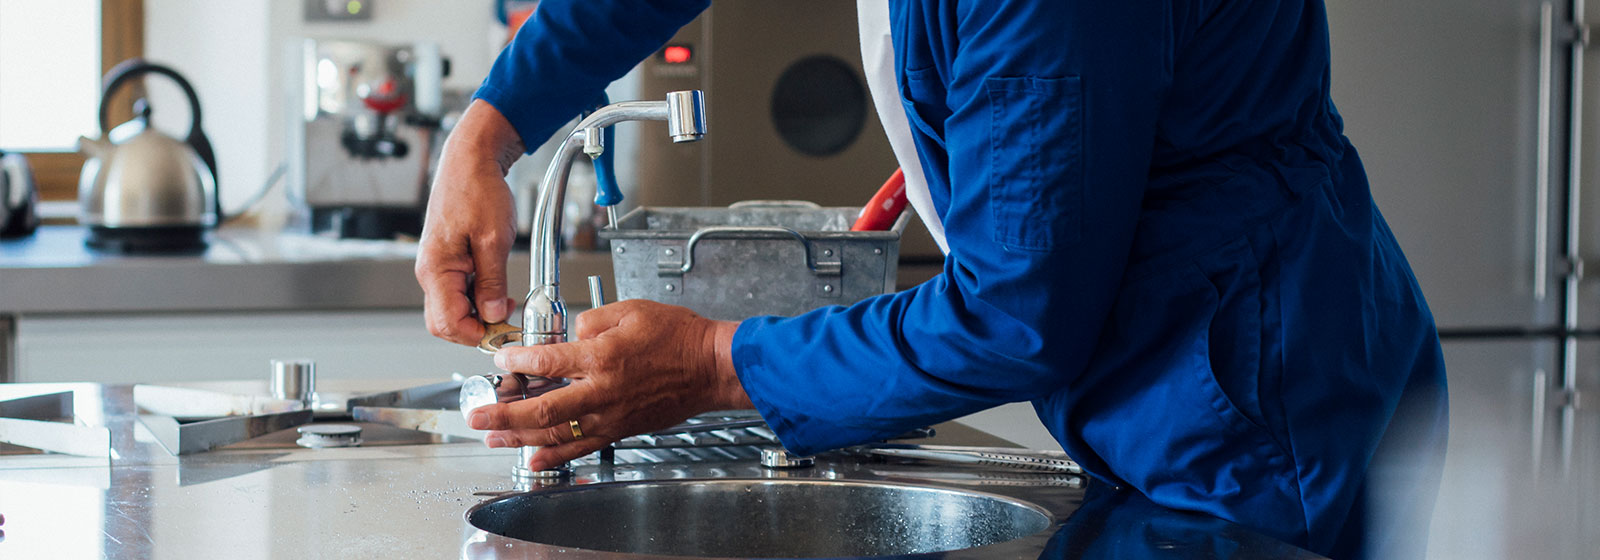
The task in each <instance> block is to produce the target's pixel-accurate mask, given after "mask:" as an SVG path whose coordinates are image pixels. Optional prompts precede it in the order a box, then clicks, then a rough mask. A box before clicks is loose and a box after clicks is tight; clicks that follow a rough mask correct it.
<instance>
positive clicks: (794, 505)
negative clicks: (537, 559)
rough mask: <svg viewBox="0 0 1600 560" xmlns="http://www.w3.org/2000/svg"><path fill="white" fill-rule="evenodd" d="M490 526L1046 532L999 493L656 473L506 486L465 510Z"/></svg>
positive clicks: (996, 538)
mask: <svg viewBox="0 0 1600 560" xmlns="http://www.w3.org/2000/svg"><path fill="white" fill-rule="evenodd" d="M467 522H468V523H471V524H472V525H473V526H474V527H477V528H479V529H482V530H484V531H487V532H490V533H494V534H497V535H501V536H505V537H510V538H514V539H521V540H525V541H531V542H535V543H542V544H548V545H555V546H561V547H569V548H579V549H587V550H595V551H603V552H618V553H632V554H650V555H667V556H700V557H735V558H838V557H851V556H856V557H861V556H896V555H906V554H923V553H931V552H945V551H951V550H960V549H965V548H974V547H979V546H986V545H991V544H997V543H1002V542H1005V541H1009V540H1012V539H1018V538H1022V537H1026V536H1028V535H1032V534H1035V533H1038V532H1040V531H1044V530H1046V529H1049V528H1050V526H1051V523H1052V519H1051V516H1050V514H1049V513H1048V512H1046V511H1045V510H1044V509H1042V508H1040V507H1038V506H1035V505H1033V504H1029V503H1026V502H1021V501H1017V500H1014V499H1011V498H1007V497H1003V496H997V495H994V494H984V493H980V492H967V491H960V490H949V489H944V488H930V487H923V486H911V485H902V484H888V483H880V482H854V481H832V480H809V479H790V480H785V479H774V480H768V479H714V480H665V481H645V482H621V483H606V484H591V485H586V486H575V487H570V488H561V489H556V490H548V491H540V492H533V493H526V494H516V495H512V496H506V497H503V498H499V499H495V500H492V501H489V502H485V503H483V504H480V505H478V506H477V507H474V508H472V509H471V510H468V511H467Z"/></svg>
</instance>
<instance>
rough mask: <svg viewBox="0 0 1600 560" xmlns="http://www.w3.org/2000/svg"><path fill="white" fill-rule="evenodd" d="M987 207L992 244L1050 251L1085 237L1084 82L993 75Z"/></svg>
mask: <svg viewBox="0 0 1600 560" xmlns="http://www.w3.org/2000/svg"><path fill="white" fill-rule="evenodd" d="M984 89H985V92H986V93H987V94H988V98H989V99H988V101H989V112H990V123H989V125H990V126H989V156H990V161H989V202H990V205H991V207H992V208H993V218H994V240H995V241H996V242H998V243H1000V244H1001V245H1003V246H1005V247H1006V248H1008V249H1017V250H1024V251H1049V250H1052V249H1055V248H1059V247H1065V246H1070V245H1072V244H1075V243H1077V242H1078V241H1080V240H1081V239H1082V238H1083V217H1082V212H1083V188H1084V186H1083V182H1084V181H1083V148H1084V146H1083V85H1082V83H1081V80H1080V78H1079V77H1077V76H1067V77H1064V78H1039V77H1006V78H988V79H986V80H985V82H984Z"/></svg>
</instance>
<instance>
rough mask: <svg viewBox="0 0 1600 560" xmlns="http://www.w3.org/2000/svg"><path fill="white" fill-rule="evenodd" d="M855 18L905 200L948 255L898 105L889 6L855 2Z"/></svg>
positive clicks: (881, 1)
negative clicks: (903, 182)
mask: <svg viewBox="0 0 1600 560" xmlns="http://www.w3.org/2000/svg"><path fill="white" fill-rule="evenodd" d="M856 17H857V18H859V21H860V29H861V65H862V67H863V69H865V70H866V73H867V89H868V90H869V91H871V92H872V104H873V105H875V106H877V109H878V120H881V121H883V130H884V132H885V133H887V134H888V135H889V147H890V148H891V149H893V150H894V158H895V159H896V160H899V162H900V170H901V171H903V172H905V175H906V200H907V201H908V202H910V203H911V207H912V208H914V209H916V211H917V216H918V217H920V218H922V223H923V224H926V225H927V226H928V233H931V234H933V240H934V242H936V243H938V244H939V250H940V251H942V252H944V253H946V254H949V253H950V248H949V247H948V246H947V245H945V240H944V223H943V222H941V221H940V220H939V214H938V213H937V212H935V211H934V209H933V197H932V195H930V194H929V192H928V180H927V178H926V176H925V175H923V173H922V160H920V159H917V145H916V143H914V142H913V141H912V140H911V121H909V120H907V119H906V110H905V106H904V105H901V103H900V88H899V86H898V85H897V84H896V82H895V72H894V40H893V38H892V37H891V36H890V35H889V2H888V0H857V1H856Z"/></svg>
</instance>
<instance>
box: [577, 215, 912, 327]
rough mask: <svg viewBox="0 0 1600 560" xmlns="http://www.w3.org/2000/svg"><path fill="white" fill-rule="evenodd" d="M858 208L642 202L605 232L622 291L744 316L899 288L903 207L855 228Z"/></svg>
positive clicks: (795, 311)
mask: <svg viewBox="0 0 1600 560" xmlns="http://www.w3.org/2000/svg"><path fill="white" fill-rule="evenodd" d="M859 212H860V208H823V207H820V206H817V205H816V204H813V203H810V202H798V201H748V202H741V203H736V204H734V205H732V206H729V207H727V208H704V207H691V208H669V207H643V208H639V209H636V210H634V211H632V212H629V213H628V214H627V215H625V216H623V217H622V219H621V220H618V222H617V227H616V228H615V229H609V228H608V229H606V230H603V231H602V232H601V233H600V235H601V238H602V239H604V240H607V241H609V242H610V245H611V262H612V265H613V268H614V274H615V281H616V286H617V297H618V298H619V299H634V298H638V299H648V300H652V301H658V302H662V303H670V304H673V305H682V306H684V307H688V308H689V309H692V310H694V311H695V312H696V313H699V314H701V315H703V316H706V317H709V318H712V319H719V320H739V319H744V318H748V317H754V316H757V315H783V316H794V315H799V314H801V313H804V312H806V311H810V310H812V309H816V308H818V307H823V306H827V305H849V304H852V303H855V302H857V301H860V300H863V299H866V298H869V297H872V296H875V295H879V294H883V293H887V292H891V291H893V290H894V285H895V273H896V269H897V268H898V264H899V259H900V234H901V232H903V231H904V230H905V226H906V222H907V220H908V219H909V216H910V215H911V213H910V212H906V213H904V214H902V215H901V216H900V219H899V220H897V221H896V222H895V225H894V227H893V228H891V229H890V230H888V231H850V225H851V223H852V222H854V220H855V218H856V215H857V214H858V213H859Z"/></svg>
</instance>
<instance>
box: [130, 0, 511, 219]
mask: <svg viewBox="0 0 1600 560" xmlns="http://www.w3.org/2000/svg"><path fill="white" fill-rule="evenodd" d="M370 4H371V5H372V19H370V20H367V21H359V22H332V23H328V22H324V23H306V22H305V21H304V17H303V14H302V10H303V9H304V5H303V3H302V2H300V1H299V0H273V1H270V2H216V1H213V0H145V3H144V5H145V57H146V58H147V59H149V60H151V61H155V62H161V63H164V64H167V65H170V66H172V67H174V68H175V69H177V70H178V72H180V73H182V74H184V76H185V77H186V78H187V79H188V80H189V81H190V82H191V83H192V84H193V85H194V87H195V89H196V91H197V92H198V93H199V96H200V103H201V106H202V108H203V109H204V113H203V119H202V120H203V123H204V128H205V131H206V134H207V135H208V136H209V137H210V139H211V144H212V146H213V147H215V148H216V151H217V167H218V169H219V171H220V176H221V180H222V185H221V188H222V193H223V194H222V200H223V204H224V206H225V207H227V208H228V210H229V211H235V210H236V209H237V208H238V207H239V206H240V205H243V204H244V203H245V202H246V201H247V200H248V199H249V198H250V196H251V195H253V194H255V193H256V191H257V190H259V189H260V188H261V185H262V184H264V182H265V181H266V180H267V178H268V176H269V175H270V174H271V173H272V171H273V170H274V169H275V168H276V167H277V166H278V165H279V164H280V163H282V162H283V161H284V155H285V154H284V152H285V150H284V144H285V132H286V130H287V127H288V126H290V125H289V122H288V121H287V119H289V118H292V117H293V115H288V114H286V113H287V111H286V110H285V105H286V103H287V99H286V98H285V95H288V94H292V93H293V92H286V91H284V90H285V89H286V85H285V84H288V83H292V80H288V79H286V78H287V77H289V76H293V75H294V74H295V73H297V72H299V68H297V67H296V66H295V65H296V64H298V59H297V58H295V57H293V56H291V55H289V54H288V51H289V50H290V49H293V48H294V45H296V44H297V43H298V39H301V38H307V37H309V38H324V39H329V38H344V39H360V40H369V41H374V42H384V43H393V44H406V43H412V42H416V41H433V42H437V43H439V45H440V48H441V50H442V51H443V52H444V54H445V56H447V57H449V58H450V60H451V66H452V73H451V76H450V77H449V78H447V79H446V80H445V87H447V88H463V89H473V88H475V87H476V86H477V84H478V82H480V81H482V80H483V77H484V76H485V75H487V74H488V73H489V66H490V65H491V64H492V63H493V62H494V56H495V54H496V53H498V52H499V45H500V41H501V40H502V39H503V38H504V31H503V28H501V27H500V25H499V23H498V22H496V21H495V20H494V8H493V6H494V4H493V2H491V1H490V0H450V1H448V2H446V1H439V0H378V1H376V2H371V3H370ZM150 98H151V103H152V105H153V106H154V107H156V116H155V121H156V125H157V126H158V127H159V128H161V129H162V130H166V131H168V132H170V133H172V134H175V135H179V134H181V131H183V130H186V127H187V126H188V124H187V120H186V119H187V118H188V114H187V109H186V108H184V101H183V99H182V97H181V96H180V94H179V93H178V90H177V89H176V88H172V87H168V86H165V85H162V84H159V83H155V80H152V86H151V92H150ZM282 188H283V185H282V183H281V182H280V183H279V185H278V187H277V189H278V192H279V193H281V191H282ZM269 200H270V201H271V206H270V207H267V208H266V209H265V211H264V212H263V213H264V214H265V215H266V217H265V218H264V219H263V220H262V223H263V225H264V226H267V227H273V226H276V225H277V224H279V223H281V217H282V215H283V213H284V209H285V208H286V206H285V205H284V203H283V199H282V197H281V195H279V194H278V193H274V196H271V197H269Z"/></svg>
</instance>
